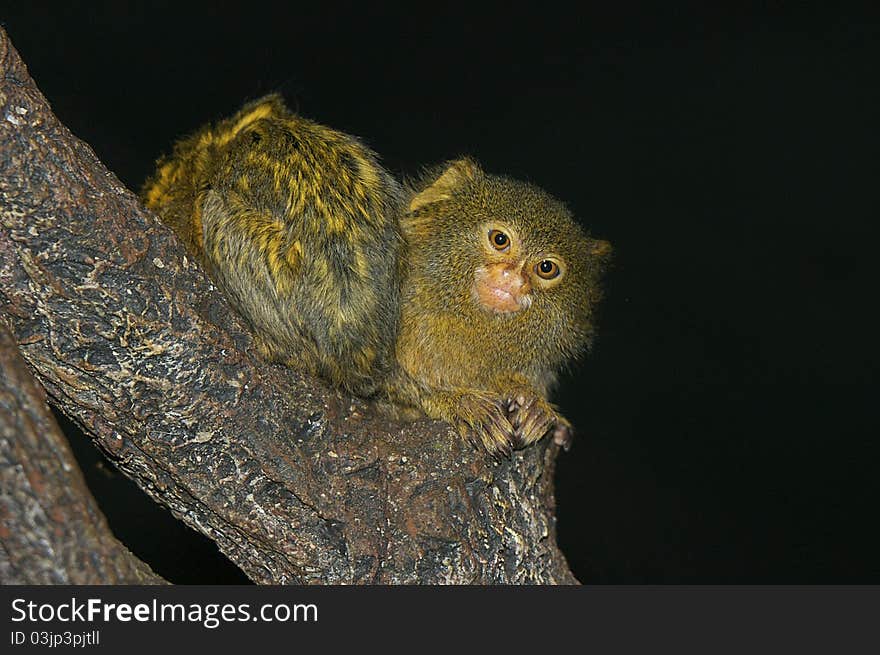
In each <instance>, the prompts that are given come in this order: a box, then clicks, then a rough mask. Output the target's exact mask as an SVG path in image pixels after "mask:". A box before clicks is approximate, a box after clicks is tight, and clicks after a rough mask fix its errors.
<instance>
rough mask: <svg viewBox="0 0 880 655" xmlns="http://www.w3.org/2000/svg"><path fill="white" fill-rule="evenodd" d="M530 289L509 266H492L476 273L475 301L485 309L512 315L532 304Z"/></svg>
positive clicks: (479, 269)
mask: <svg viewBox="0 0 880 655" xmlns="http://www.w3.org/2000/svg"><path fill="white" fill-rule="evenodd" d="M529 291H530V287H529V284H528V282H527V281H526V280H524V279H523V277H522V275H521V274H520V273H519V272H516V271H515V269H514V268H513V267H511V266H509V265H507V264H492V265H490V266H487V267H482V266H481V267H480V268H478V269H477V270H476V271H475V272H474V286H473V292H474V299H475V300H476V301H477V303H478V304H479V305H480V306H482V307H483V308H484V309H488V310H489V311H492V312H498V313H501V314H512V313H514V312H518V311H520V310H522V309H528V308H529V306H530V305H531V304H532V297H531V296H530V295H529Z"/></svg>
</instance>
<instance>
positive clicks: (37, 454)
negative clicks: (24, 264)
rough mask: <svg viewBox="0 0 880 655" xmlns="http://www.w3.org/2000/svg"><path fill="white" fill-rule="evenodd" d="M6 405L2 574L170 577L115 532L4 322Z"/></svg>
mask: <svg viewBox="0 0 880 655" xmlns="http://www.w3.org/2000/svg"><path fill="white" fill-rule="evenodd" d="M0 409H2V412H0V482H2V489H3V491H2V493H0V581H2V582H3V583H4V584H164V583H165V581H164V580H162V579H161V578H160V577H159V576H157V575H156V574H155V573H153V572H152V571H151V570H150V568H149V567H148V566H147V565H146V564H144V563H143V562H141V561H140V560H139V559H137V558H136V557H135V556H134V555H132V554H131V553H130V552H129V551H128V549H127V548H125V546H123V545H122V544H121V543H119V541H117V540H116V538H115V537H114V536H113V535H112V534H111V532H110V529H109V528H108V527H107V521H106V519H105V518H104V515H103V514H101V511H100V510H99V509H98V506H97V504H96V503H95V501H94V499H93V498H92V497H91V494H90V493H89V490H88V488H87V487H86V482H85V480H84V479H83V476H82V473H81V472H80V470H79V467H78V466H77V464H76V459H74V457H73V453H72V452H71V450H70V446H68V444H67V441H66V440H65V439H64V435H62V434H61V431H60V429H59V428H58V424H57V423H56V422H55V419H54V417H53V416H52V412H51V411H49V407H48V406H47V405H46V394H45V392H44V391H43V389H42V388H41V387H40V386H39V385H38V384H37V383H36V381H35V380H34V379H33V376H31V374H30V371H29V370H28V368H27V365H26V364H25V363H24V361H23V360H22V359H21V357H20V356H19V354H18V348H17V346H16V345H15V341H13V339H12V335H10V334H9V332H8V331H7V330H6V328H5V327H3V325H2V324H0Z"/></svg>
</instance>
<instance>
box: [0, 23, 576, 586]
mask: <svg viewBox="0 0 880 655" xmlns="http://www.w3.org/2000/svg"><path fill="white" fill-rule="evenodd" d="M0 68H2V72H3V76H2V80H0V320H2V321H3V322H5V323H6V325H7V326H8V327H9V329H10V331H11V332H12V334H13V335H14V338H15V340H16V342H17V343H18V345H19V350H20V352H21V354H22V355H23V357H24V359H25V360H26V361H27V362H28V363H29V365H30V367H31V369H32V370H33V372H34V375H35V376H36V378H37V379H38V380H39V382H40V383H41V384H42V385H43V387H44V388H45V389H46V391H47V392H48V394H49V396H50V397H51V400H52V402H53V404H54V405H56V406H57V407H58V408H59V409H60V410H61V411H62V412H64V414H65V415H67V416H69V417H70V418H71V419H73V420H74V421H75V422H76V423H77V424H79V425H80V426H81V427H82V428H83V430H84V431H85V432H86V433H88V434H89V435H90V436H91V437H92V439H93V441H94V443H95V444H96V445H97V446H98V447H99V448H101V449H102V450H103V451H104V452H105V453H106V454H107V455H108V457H109V458H110V459H111V460H112V461H113V462H114V463H115V465H116V466H117V467H118V468H119V469H120V470H122V471H123V472H124V473H125V474H126V475H128V476H129V477H131V478H132V479H133V480H134V481H135V482H136V483H137V484H138V485H139V486H140V487H141V488H142V489H143V490H144V491H145V492H146V493H147V494H149V495H150V496H151V497H152V498H153V499H154V500H155V501H156V502H158V503H161V504H162V505H164V506H166V507H168V508H170V510H171V511H172V512H173V513H174V515H175V516H177V517H178V518H180V519H181V520H183V521H185V522H186V523H187V524H188V525H190V526H191V527H193V528H195V529H196V530H198V531H200V532H202V533H204V534H205V535H207V536H208V537H209V538H211V539H213V540H214V541H215V542H216V543H217V544H218V546H219V547H220V549H221V550H222V551H223V552H224V553H225V554H226V555H227V556H228V557H229V558H230V559H231V560H232V561H233V562H234V563H235V564H236V565H238V566H239V567H240V568H241V569H242V570H243V571H244V572H245V573H246V574H247V575H248V576H249V577H250V578H251V579H252V580H254V581H256V582H259V583H489V584H491V583H575V582H576V580H575V579H574V577H573V576H572V574H571V572H570V571H569V570H568V567H567V564H566V562H565V558H564V557H563V555H562V554H561V553H560V551H559V549H558V548H557V546H556V531H555V518H554V499H553V484H552V479H553V468H554V467H553V463H554V460H555V457H556V455H557V452H558V449H557V448H556V447H555V446H553V445H552V444H550V443H549V442H548V440H544V442H542V443H541V444H539V445H538V446H537V447H533V448H530V449H527V450H525V451H519V452H517V453H515V454H514V456H513V457H512V458H511V459H510V460H508V461H504V462H500V463H497V462H494V461H492V460H491V459H489V458H487V457H486V456H484V455H483V454H482V453H479V452H476V451H475V450H473V449H472V448H471V446H470V445H468V444H467V443H465V442H463V441H462V440H461V439H459V438H458V437H457V436H455V435H454V433H453V432H452V431H451V430H450V428H449V427H448V426H446V425H444V424H442V423H438V422H432V421H427V420H426V421H420V422H416V423H409V424H404V423H396V422H393V421H390V420H388V419H387V418H385V417H383V416H381V415H380V414H378V413H377V412H376V411H375V410H374V409H372V408H371V407H370V406H369V405H368V404H365V403H364V402H363V401H361V400H359V399H357V398H352V397H349V396H345V395H342V394H340V393H339V392H337V391H333V390H330V389H328V388H327V387H326V386H324V385H323V384H322V383H321V382H320V381H317V380H314V379H310V378H306V377H303V376H300V375H297V374H296V373H294V372H292V371H290V370H288V369H285V368H283V367H279V366H274V365H267V364H266V363H264V362H262V361H260V360H259V358H258V356H257V355H256V353H255V351H254V349H253V347H252V341H251V339H250V337H249V336H248V334H247V332H246V330H245V329H244V327H243V324H242V323H241V322H240V321H239V320H238V319H237V317H236V316H235V315H234V314H233V312H232V311H231V310H230V309H229V307H228V306H227V304H226V303H225V301H224V299H223V298H222V296H221V295H220V294H219V293H218V292H217V291H216V290H215V289H214V287H212V286H211V284H210V281H209V280H208V279H207V278H206V277H205V276H204V275H203V273H202V272H201V270H199V268H198V267H197V266H196V265H194V263H193V262H192V261H189V260H188V259H187V257H186V256H185V253H184V251H183V249H182V248H181V246H180V245H179V244H178V243H177V242H176V240H175V238H174V236H173V235H172V234H171V232H170V231H169V230H168V229H166V228H165V227H164V226H163V225H161V224H160V223H159V221H158V220H157V219H156V218H155V217H154V216H153V215H152V214H150V213H149V212H148V211H147V210H145V209H144V208H142V207H141V206H140V205H139V204H138V202H137V199H136V198H135V197H134V196H133V195H132V194H131V193H130V192H129V191H127V190H126V189H125V188H123V186H122V185H121V184H120V183H119V181H118V180H117V179H116V178H115V177H114V176H113V175H112V174H111V173H109V172H108V171H107V170H106V169H105V168H104V167H103V166H102V165H101V163H100V162H99V161H98V159H97V158H96V156H95V154H94V153H93V152H92V151H91V150H90V149H89V148H88V147H87V146H86V145H85V144H83V143H82V142H80V141H79V140H77V139H76V138H75V137H73V136H72V135H71V134H70V133H69V132H68V130H67V129H66V128H64V127H63V126H62V125H61V124H60V123H59V122H58V120H57V119H56V118H55V117H54V116H53V115H52V113H51V110H50V108H49V106H48V104H47V102H46V100H45V99H44V98H43V97H42V95H41V94H40V92H39V91H38V90H37V88H36V86H35V84H34V83H33V81H32V80H31V79H30V77H29V76H28V74H27V71H26V69H25V67H24V65H23V64H22V62H21V60H20V59H19V57H18V54H17V53H16V52H15V50H14V49H13V48H12V46H11V44H10V42H9V40H8V37H7V36H6V34H5V32H3V31H2V30H0ZM4 484H5V482H4ZM46 484H54V482H52V481H49V480H46ZM3 493H7V490H5V489H4V490H3ZM0 541H2V542H4V543H5V538H4V535H3V534H0Z"/></svg>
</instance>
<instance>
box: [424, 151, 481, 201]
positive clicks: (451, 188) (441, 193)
mask: <svg viewBox="0 0 880 655" xmlns="http://www.w3.org/2000/svg"><path fill="white" fill-rule="evenodd" d="M482 174H483V171H482V170H481V169H480V165H479V164H478V163H477V162H475V161H474V160H473V159H470V158H469V157H462V158H461V159H456V160H455V161H452V162H449V163H448V164H447V165H446V167H445V168H444V169H442V172H441V173H440V175H439V176H437V177H436V179H434V181H433V182H430V183H429V184H428V186H427V187H425V188H424V189H423V190H422V191H420V192H418V193H417V194H416V195H415V196H413V198H412V200H410V202H409V210H410V211H415V210H416V209H418V208H420V207H424V206H425V205H430V204H431V203H432V202H437V201H439V200H448V199H449V198H450V197H452V194H453V193H455V191H456V189H458V188H460V187H462V186H464V185H465V184H467V183H468V182H471V181H472V180H475V179H476V178H477V177H479V176H481V175H482ZM429 179H430V178H429Z"/></svg>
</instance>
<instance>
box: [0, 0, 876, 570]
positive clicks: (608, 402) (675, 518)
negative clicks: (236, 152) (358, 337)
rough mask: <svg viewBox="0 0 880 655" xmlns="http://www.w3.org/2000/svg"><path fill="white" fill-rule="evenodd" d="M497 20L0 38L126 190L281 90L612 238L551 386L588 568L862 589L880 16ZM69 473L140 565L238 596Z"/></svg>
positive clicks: (395, 17)
mask: <svg viewBox="0 0 880 655" xmlns="http://www.w3.org/2000/svg"><path fill="white" fill-rule="evenodd" d="M363 4H364V5H367V4H369V3H363ZM608 4H611V3H608ZM514 6H515V5H511V4H506V5H498V6H493V7H491V8H489V7H488V6H477V5H474V6H471V5H468V4H463V5H446V4H442V3H441V4H439V5H438V4H436V3H429V4H426V5H425V6H424V7H425V8H424V9H420V7H421V5H419V4H417V3H414V4H411V5H410V6H409V9H408V10H404V11H400V12H391V11H388V12H386V13H381V14H380V13H368V12H367V11H366V10H363V9H362V10H360V11H355V10H354V9H353V8H352V7H351V6H348V5H345V6H338V7H333V6H330V5H327V6H325V5H324V4H321V3H290V4H289V6H286V7H285V8H284V9H278V10H269V9H267V8H266V7H264V6H263V5H262V4H261V3H257V2H251V3H216V4H215V5H196V4H192V3H188V2H182V1H180V0H178V1H177V2H154V3H144V6H142V7H140V8H132V7H127V6H126V5H125V3H107V4H106V5H104V4H102V3H88V4H82V5H81V6H80V3H66V4H62V3H58V4H57V5H56V4H47V3H41V2H33V3H24V2H20V3H15V4H11V3H10V4H9V5H8V6H6V7H4V8H3V9H2V10H0V20H2V21H3V23H4V26H5V28H6V30H7V31H8V33H9V34H10V36H11V38H12V41H13V43H14V45H15V46H16V48H17V49H18V50H19V52H20V53H21V55H22V57H23V59H24V60H25V62H26V63H27V64H28V67H29V69H30V72H31V74H32V76H33V77H34V79H35V80H36V81H37V84H38V85H39V86H40V88H41V90H42V91H43V92H44V93H45V95H46V96H47V97H48V99H49V101H50V102H51V103H52V106H53V108H54V110H55V112H56V113H57V115H58V116H59V118H60V119H61V120H62V121H63V122H64V123H65V124H66V125H67V126H68V127H69V128H70V129H71V130H72V131H73V132H74V133H75V134H76V135H77V136H79V137H80V138H82V139H83V140H84V141H86V142H87V143H89V144H90V145H91V146H92V147H93V148H94V149H95V151H96V152H97V154H98V156H99V157H100V158H101V159H102V160H103V161H104V163H106V164H107V166H108V167H109V168H110V169H111V170H113V171H114V172H115V173H116V174H117V175H118V176H119V178H120V179H121V180H122V181H123V182H124V183H125V184H126V185H127V186H129V188H132V189H137V188H138V187H139V186H140V184H141V182H142V181H143V179H144V178H145V177H146V176H147V175H148V174H149V173H150V172H151V170H152V166H153V160H154V159H155V158H156V157H157V156H158V155H159V154H160V153H162V152H164V151H167V150H168V149H169V147H170V145H171V143H172V142H173V140H174V139H175V138H176V137H178V136H181V135H183V134H185V133H187V132H189V131H191V130H192V129H194V128H196V127H198V126H199V125H200V124H202V123H204V122H206V121H209V120H213V119H216V118H220V117H223V116H225V115H228V114H229V113H231V112H233V111H234V110H235V109H236V108H237V107H238V106H239V105H240V104H241V102H242V101H243V100H245V99H248V98H254V97H256V96H259V95H261V94H263V93H266V92H269V91H281V92H282V93H283V94H284V95H285V97H286V98H287V100H288V102H289V104H290V105H291V106H294V107H296V108H298V110H299V111H300V112H301V113H303V114H304V115H306V116H309V117H311V118H314V119H316V120H318V121H320V122H323V123H325V124H328V125H331V126H333V127H336V128H338V129H341V130H344V131H347V132H349V133H352V134H356V135H358V136H361V137H362V138H363V139H364V140H365V141H366V142H367V143H368V144H370V145H371V146H372V147H373V148H374V149H375V150H376V151H378V152H379V153H380V154H381V155H382V157H383V160H384V162H385V164H386V166H387V167H388V168H389V169H390V170H392V171H394V172H395V173H396V174H398V175H403V174H414V173H417V172H418V171H419V170H420V168H421V167H422V166H425V165H429V164H433V163H436V162H439V161H442V160H445V159H449V158H452V157H455V156H458V155H460V154H465V153H468V154H472V155H474V156H475V157H476V158H477V159H479V160H480V161H481V162H482V163H483V166H484V168H486V169H487V170H488V171H490V172H497V173H505V174H508V175H510V176H513V177H518V178H522V179H528V180H530V181H532V182H535V183H537V184H539V185H540V186H543V187H544V188H546V189H547V190H548V191H550V192H551V193H553V194H554V195H556V196H558V197H560V198H562V199H563V200H565V201H566V202H567V203H568V204H569V206H570V207H571V209H572V210H573V211H574V212H575V214H576V215H577V216H578V218H579V219H580V220H581V221H582V223H583V224H584V225H585V226H587V227H588V228H589V229H590V230H591V231H592V233H593V234H594V235H596V236H600V237H602V238H606V239H608V240H610V241H611V242H612V243H613V245H614V248H615V261H614V266H613V268H612V270H611V271H610V272H609V274H608V276H607V278H606V284H605V288H606V300H605V301H604V304H603V306H602V309H601V312H600V319H599V338H598V340H597V342H596V346H595V349H594V351H593V353H592V354H591V355H590V356H589V357H588V358H586V360H585V361H583V362H581V364H580V365H579V366H578V367H576V368H575V370H574V371H573V372H572V374H571V375H570V376H569V377H568V378H567V379H566V380H565V381H564V383H563V384H562V387H561V389H560V391H559V395H558V400H559V402H560V403H561V405H562V407H563V409H564V411H565V413H566V415H567V416H569V418H571V419H572V421H573V422H574V423H575V425H576V427H577V429H578V437H577V441H576V443H575V447H574V448H573V450H572V451H571V452H570V453H568V454H564V455H562V456H561V457H560V460H559V467H558V493H557V498H558V513H559V524H558V528H559V542H560V545H561V546H562V548H563V551H564V552H565V553H566V554H567V556H568V558H569V561H570V563H571V566H572V568H573V570H574V572H575V574H576V575H577V576H578V577H579V578H580V579H581V580H583V581H585V582H594V583H596V582H597V583H634V582H638V583H675V582H683V583H773V584H776V583H831V582H835V583H862V582H874V583H877V582H880V564H878V558H877V555H876V554H877V552H880V527H878V520H877V519H878V516H877V514H878V511H877V501H878V497H880V494H878V483H877V481H876V478H875V468H876V462H877V455H878V448H877V445H876V441H877V435H878V429H877V418H876V417H877V412H876V409H875V386H874V384H873V382H874V377H875V375H874V373H875V370H876V368H877V363H878V362H877V357H876V353H875V352H874V342H875V340H876V333H877V325H876V322H875V321H874V319H873V314H874V306H875V305H876V303H877V291H876V285H875V284H874V283H873V282H872V280H873V278H874V277H876V276H873V275H870V274H871V273H873V269H874V253H875V250H876V246H875V243H876V237H877V232H878V230H877V228H876V224H877V215H878V211H877V209H878V208H877V204H878V203H877V193H876V189H877V178H878V166H877V159H878V153H880V148H878V146H880V138H878V129H877V119H878V116H880V112H878V108H880V103H878V102H877V101H878V84H880V77H878V68H880V67H878V64H880V47H878V44H880V14H878V13H877V12H871V11H867V10H859V11H857V10H855V9H853V8H852V7H850V8H844V7H841V6H838V5H836V4H835V5H834V6H833V7H832V6H831V5H830V4H829V8H826V9H823V10H821V11H819V10H812V9H805V8H803V7H802V6H801V5H791V6H787V5H785V4H777V3H771V4H769V5H761V8H760V9H754V10H750V11H747V10H745V9H744V6H745V5H742V4H740V3H738V5H737V6H738V7H739V8H738V9H737V10H736V11H733V10H731V11H729V12H722V11H721V10H718V9H715V10H713V12H714V13H708V10H701V11H693V12H691V11H685V10H683V9H681V8H666V9H663V10H658V9H657V8H656V7H655V6H654V5H646V6H638V5H627V8H626V9H620V10H615V11H614V12H611V11H609V10H607V9H602V10H592V9H582V10H580V11H579V13H562V12H561V11H560V10H559V9H554V8H553V7H552V5H550V4H549V3H542V4H538V5H534V6H533V7H532V9H531V10H530V11H529V12H525V11H523V12H522V13H519V12H517V10H515V9H514ZM599 6H602V5H599ZM319 7H320V8H319ZM649 7H653V8H649ZM869 276H870V277H869ZM80 445H82V444H80ZM80 451H81V452H83V453H85V452H87V449H85V448H80ZM83 461H84V468H85V469H86V473H87V474H88V477H89V481H90V484H91V485H92V487H93V489H95V491H96V494H97V495H98V496H99V501H100V502H101V503H102V506H103V507H104V509H105V511H106V512H107V514H108V516H109V518H110V521H111V525H112V526H113V528H114V530H115V531H116V532H117V534H118V535H119V536H120V537H121V538H123V540H125V541H126V542H127V543H129V546H130V547H131V548H132V549H133V550H134V551H135V552H136V553H137V554H139V555H140V556H142V557H144V558H145V559H147V560H148V561H149V562H150V563H151V564H152V565H153V566H154V567H155V568H156V570H157V571H158V572H159V573H162V574H163V575H166V576H167V577H169V578H170V579H172V580H173V581H178V582H203V583H210V582H221V581H225V582H235V581H238V580H240V579H241V578H239V577H238V576H237V574H236V573H235V572H234V571H233V570H232V569H231V567H229V565H224V564H223V563H222V562H221V561H220V558H217V557H214V556H212V553H213V546H212V545H211V544H210V543H207V542H205V541H202V540H200V539H199V538H196V537H195V536H194V535H193V533H191V532H190V531H189V530H188V529H186V528H184V527H182V526H180V525H175V522H174V521H173V519H170V517H168V516H167V514H166V513H165V512H164V510H161V509H158V508H154V507H151V506H150V505H149V503H148V502H145V503H136V502H135V501H136V500H137V493H138V492H133V491H132V490H131V489H130V488H128V487H127V486H126V483H125V482H124V481H123V480H120V479H119V476H118V475H114V474H112V473H109V472H108V473H104V472H102V471H104V470H106V469H105V468H104V467H102V466H101V465H100V462H99V461H97V460H96V459H95V458H91V459H89V458H87V457H85V455H84V460H83Z"/></svg>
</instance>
